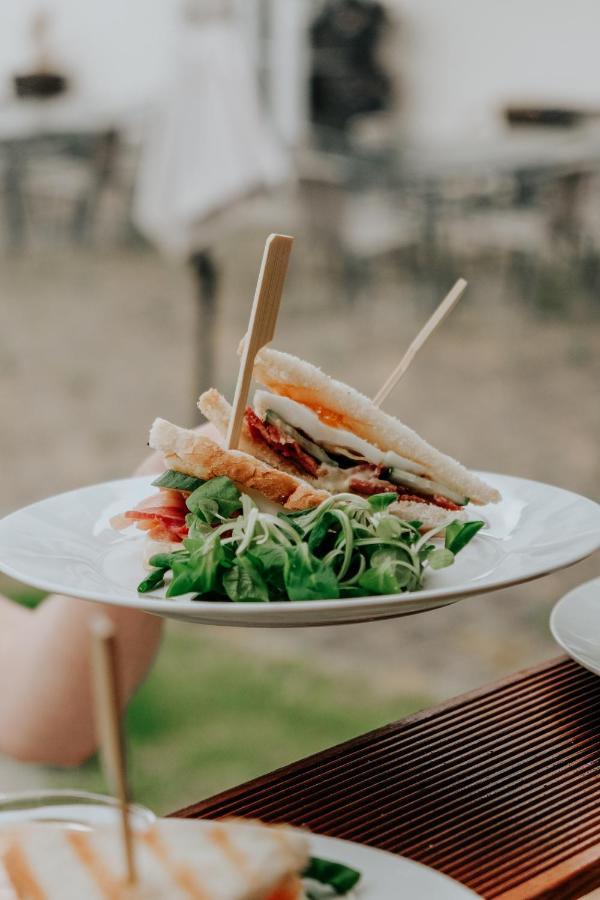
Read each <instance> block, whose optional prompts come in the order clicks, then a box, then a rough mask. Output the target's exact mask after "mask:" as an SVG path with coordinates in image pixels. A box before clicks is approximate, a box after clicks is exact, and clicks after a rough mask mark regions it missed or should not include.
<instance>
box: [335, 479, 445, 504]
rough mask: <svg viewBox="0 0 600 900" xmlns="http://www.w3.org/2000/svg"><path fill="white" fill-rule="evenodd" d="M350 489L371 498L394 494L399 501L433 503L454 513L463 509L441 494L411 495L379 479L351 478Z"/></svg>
mask: <svg viewBox="0 0 600 900" xmlns="http://www.w3.org/2000/svg"><path fill="white" fill-rule="evenodd" d="M348 487H349V489H350V490H351V491H354V492H355V493H357V494H363V495H364V496H367V497H371V496H372V495H373V494H390V493H392V492H393V493H395V494H397V497H398V500H405V501H407V502H410V503H431V504H432V505H433V506H440V507H441V508H442V509H448V510H452V511H454V510H459V509H462V507H460V506H458V504H456V503H453V502H452V500H448V499H447V498H446V497H441V496H440V495H439V494H435V495H434V496H432V497H427V496H425V495H424V494H413V493H409V492H408V491H403V490H402V488H401V487H400V486H399V485H396V484H392V483H391V482H390V481H383V480H381V479H378V478H373V479H369V480H367V479H363V478H351V479H350V481H349V482H348Z"/></svg>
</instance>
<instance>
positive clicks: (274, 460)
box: [0, 388, 317, 900]
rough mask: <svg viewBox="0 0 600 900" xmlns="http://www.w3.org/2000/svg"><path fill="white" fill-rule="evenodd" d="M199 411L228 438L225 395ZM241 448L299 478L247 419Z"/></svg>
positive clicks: (209, 398)
mask: <svg viewBox="0 0 600 900" xmlns="http://www.w3.org/2000/svg"><path fill="white" fill-rule="evenodd" d="M198 409H199V410H200V412H201V413H202V415H203V416H206V418H207V419H208V421H209V422H212V424H213V425H214V426H215V427H216V428H218V430H219V432H220V434H221V435H222V436H223V437H226V436H227V429H228V428H229V419H230V417H231V413H232V409H231V404H230V403H229V401H228V400H226V399H225V397H224V396H223V394H220V393H219V392H218V390H217V389H216V388H210V389H209V390H208V391H205V392H204V393H203V394H201V395H200V397H199V398H198ZM239 448H240V450H243V451H244V452H245V453H249V454H250V455H251V456H255V457H256V458H257V459H262V460H263V462H266V463H269V465H270V466H273V467H274V468H275V469H280V470H281V471H282V472H287V473H288V474H289V475H293V476H294V478H298V469H297V468H296V467H295V466H293V465H291V463H288V462H287V460H286V459H284V457H282V456H280V455H279V454H278V453H275V451H274V450H271V448H270V447H269V446H268V445H267V444H265V443H263V441H255V440H254V438H253V437H252V435H251V434H250V430H249V428H248V425H247V423H246V419H244V421H243V423H242V431H241V433H240V441H239ZM302 477H303V478H304V480H305V481H307V482H308V483H309V484H312V485H315V486H316V484H317V482H316V480H315V479H314V478H311V476H310V475H309V474H308V473H306V474H304V475H303V476H302ZM0 900H1V898H0Z"/></svg>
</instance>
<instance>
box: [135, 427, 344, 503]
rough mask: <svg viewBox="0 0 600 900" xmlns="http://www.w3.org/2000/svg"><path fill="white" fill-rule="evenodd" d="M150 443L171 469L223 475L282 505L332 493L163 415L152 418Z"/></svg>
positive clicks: (204, 475) (313, 500)
mask: <svg viewBox="0 0 600 900" xmlns="http://www.w3.org/2000/svg"><path fill="white" fill-rule="evenodd" d="M149 444H150V446H151V447H152V449H153V450H159V451H161V452H162V453H163V455H164V458H165V462H166V463H167V465H168V466H169V467H170V468H171V469H175V470H176V471H178V472H183V473H184V474H186V475H195V476H196V478H206V479H208V478H217V477H218V476H220V475H226V476H227V477H228V478H231V480H232V481H234V482H235V483H236V485H237V486H238V487H239V488H241V489H242V490H244V489H251V490H255V491H259V493H261V494H262V495H263V496H265V497H266V498H267V499H268V500H272V501H273V502H274V503H279V504H280V505H281V506H283V507H284V508H285V509H289V510H295V509H309V508H310V507H312V506H318V504H319V503H321V502H322V501H323V500H326V499H327V497H329V496H331V495H330V494H329V492H328V491H322V490H317V489H315V488H314V487H312V486H311V485H310V484H308V482H306V481H303V480H302V479H301V478H298V477H297V476H296V475H290V474H288V473H287V472H281V471H279V469H276V468H274V467H273V466H270V465H267V464H266V463H264V462H262V461H261V460H259V459H257V458H256V457H254V456H251V455H250V454H248V453H244V452H243V451H242V450H224V449H223V448H222V447H219V445H218V444H216V443H215V442H214V441H211V440H210V438H207V437H204V436H203V435H199V434H197V433H196V432H195V431H190V430H188V429H186V428H179V427H178V426H177V425H173V424H172V423H171V422H167V421H166V420H165V419H156V420H155V421H154V424H153V425H152V428H151V429H150V438H149Z"/></svg>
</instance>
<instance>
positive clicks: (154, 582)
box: [138, 566, 170, 594]
mask: <svg viewBox="0 0 600 900" xmlns="http://www.w3.org/2000/svg"><path fill="white" fill-rule="evenodd" d="M169 568H170V566H169ZM167 571H168V569H166V568H164V569H155V570H154V572H150V574H149V575H146V577H145V578H144V580H143V581H140V583H139V584H138V591H139V593H140V594H147V593H148V591H151V590H153V589H154V588H160V587H162V586H163V584H164V583H165V574H166V572H167Z"/></svg>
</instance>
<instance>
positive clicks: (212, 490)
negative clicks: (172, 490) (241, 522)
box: [186, 475, 242, 523]
mask: <svg viewBox="0 0 600 900" xmlns="http://www.w3.org/2000/svg"><path fill="white" fill-rule="evenodd" d="M186 506H187V508H188V509H189V511H190V512H192V513H195V514H196V515H197V516H198V517H199V518H200V519H204V521H206V522H209V523H212V522H214V521H215V520H216V518H217V515H219V516H221V517H222V518H224V519H228V518H230V517H231V516H233V515H234V514H235V513H237V512H239V511H240V510H241V508H242V500H241V496H240V492H239V491H238V489H237V488H236V486H235V484H234V483H233V481H232V480H231V478H227V476H226V475H222V476H220V477H219V478H212V479H211V480H210V481H205V482H204V484H202V485H200V487H198V488H196V490H195V491H194V492H193V493H192V494H190V496H189V497H188V498H187V500H186Z"/></svg>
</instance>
